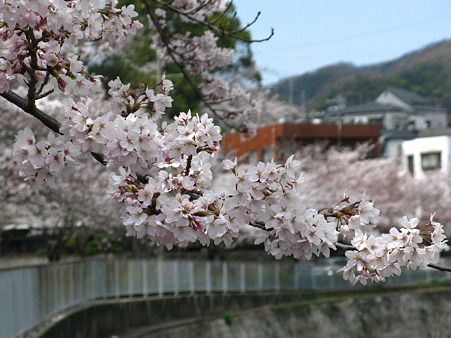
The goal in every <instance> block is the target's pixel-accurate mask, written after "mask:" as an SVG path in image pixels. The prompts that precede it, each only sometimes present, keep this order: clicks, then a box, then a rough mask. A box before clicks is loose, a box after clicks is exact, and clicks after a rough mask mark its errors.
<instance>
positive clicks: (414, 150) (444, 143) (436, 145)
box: [402, 136, 451, 178]
mask: <svg viewBox="0 0 451 338" xmlns="http://www.w3.org/2000/svg"><path fill="white" fill-rule="evenodd" d="M450 149H451V136H433V137H419V138H416V139H413V140H409V141H404V142H403V143H402V151H403V164H404V172H408V171H409V168H408V156H413V163H414V169H413V171H414V176H415V177H418V178H421V177H424V175H425V173H424V171H423V169H422V167H421V154H427V153H435V152H440V153H441V157H440V159H441V170H442V171H447V170H448V168H449V163H450V161H451V154H450Z"/></svg>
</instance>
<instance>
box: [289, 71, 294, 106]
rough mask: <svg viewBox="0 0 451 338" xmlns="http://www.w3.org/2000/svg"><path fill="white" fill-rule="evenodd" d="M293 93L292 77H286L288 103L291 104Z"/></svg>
mask: <svg viewBox="0 0 451 338" xmlns="http://www.w3.org/2000/svg"><path fill="white" fill-rule="evenodd" d="M293 94H294V83H293V77H290V78H289V79H288V103H289V104H291V105H292V104H293Z"/></svg>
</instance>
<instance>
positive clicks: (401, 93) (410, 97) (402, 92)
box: [386, 87, 431, 107]
mask: <svg viewBox="0 0 451 338" xmlns="http://www.w3.org/2000/svg"><path fill="white" fill-rule="evenodd" d="M386 90H389V91H391V92H392V93H393V94H395V95H396V96H397V97H399V98H400V99H401V100H403V101H404V102H406V103H408V104H409V105H411V106H413V107H415V106H431V102H430V101H429V100H428V99H427V98H425V97H423V96H421V95H419V94H417V93H414V92H411V91H410V90H407V89H403V88H397V87H388V88H387V89H386Z"/></svg>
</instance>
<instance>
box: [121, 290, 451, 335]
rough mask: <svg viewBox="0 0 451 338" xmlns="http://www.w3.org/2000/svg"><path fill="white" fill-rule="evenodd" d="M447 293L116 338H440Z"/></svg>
mask: <svg viewBox="0 0 451 338" xmlns="http://www.w3.org/2000/svg"><path fill="white" fill-rule="evenodd" d="M450 318H451V293H450V289H448V290H447V291H441V292H436V291H434V292H430V291H428V292H404V293H391V294H386V295H380V296H370V297H368V296H363V297H342V298H338V299H335V298H330V299H327V300H321V301H311V302H303V303H298V304H292V305H288V306H276V307H265V308H260V309H257V310H253V311H244V312H240V313H230V314H229V315H228V316H227V320H225V317H224V316H223V317H222V318H216V319H214V320H204V321H197V322H192V323H185V324H184V323H181V324H180V325H177V324H176V325H171V326H168V327H166V328H155V329H153V330H148V331H144V330H142V331H141V332H138V331H135V332H134V333H135V334H132V332H131V334H130V335H125V336H120V338H132V337H133V338H137V337H158V338H180V337H183V338H203V337H205V338H206V337H208V338H241V337H247V338H249V337H255V338H257V337H258V338H264V337H309V338H312V337H337V338H341V337H345V338H346V337H365V338H371V337H374V338H381V337H392V338H393V337H396V338H404V337H410V338H417V337H418V338H420V337H421V338H424V337H433V338H435V337H437V338H439V337H440V338H441V337H443V338H445V337H451V335H450V321H449V320H450Z"/></svg>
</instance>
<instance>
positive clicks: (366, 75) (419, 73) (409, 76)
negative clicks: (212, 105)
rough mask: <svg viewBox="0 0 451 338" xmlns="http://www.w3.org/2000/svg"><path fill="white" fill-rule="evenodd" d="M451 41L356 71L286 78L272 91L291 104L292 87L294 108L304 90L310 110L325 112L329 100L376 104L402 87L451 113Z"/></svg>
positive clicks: (347, 67)
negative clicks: (342, 98)
mask: <svg viewBox="0 0 451 338" xmlns="http://www.w3.org/2000/svg"><path fill="white" fill-rule="evenodd" d="M450 56H451V40H444V41H441V42H437V43H434V44H431V45H428V46H426V47H424V48H422V49H420V50H417V51H414V52H411V53H408V54H405V55H403V56H402V57H400V58H397V59H395V60H392V61H388V62H383V63H378V64H374V65H370V66H362V67H356V66H354V65H352V64H349V63H338V64H335V65H330V66H326V67H323V68H320V69H318V70H317V71H314V72H309V73H306V74H303V75H300V76H294V77H291V78H286V79H283V80H281V81H279V82H278V83H276V84H275V85H273V86H272V87H271V91H272V92H273V93H274V94H278V95H279V97H280V99H282V100H283V101H287V102H288V100H289V91H290V81H292V83H293V93H294V102H295V104H300V99H299V98H300V97H301V95H300V93H301V91H302V90H305V94H306V98H307V104H308V107H309V108H315V109H323V108H325V107H327V106H328V105H329V104H328V103H327V99H331V98H334V97H335V96H336V95H343V96H345V97H346V101H347V104H348V105H349V106H351V105H357V104H361V103H365V102H368V101H372V100H374V98H375V97H376V96H377V95H378V94H379V93H380V92H382V91H383V90H384V89H385V88H386V87H388V86H392V87H402V88H405V89H409V90H411V91H414V92H416V93H418V94H420V95H423V96H425V97H427V98H430V99H431V100H432V101H433V102H434V103H435V104H436V105H438V106H441V107H445V108H447V109H449V110H451V58H450Z"/></svg>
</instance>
